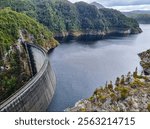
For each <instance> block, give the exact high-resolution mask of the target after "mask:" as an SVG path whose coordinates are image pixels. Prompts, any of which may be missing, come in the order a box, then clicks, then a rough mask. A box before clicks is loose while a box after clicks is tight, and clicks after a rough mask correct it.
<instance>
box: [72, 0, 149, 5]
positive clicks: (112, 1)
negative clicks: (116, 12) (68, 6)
mask: <svg viewBox="0 0 150 129" xmlns="http://www.w3.org/2000/svg"><path fill="white" fill-rule="evenodd" d="M70 1H71V2H78V1H85V2H87V3H91V2H93V1H96V2H99V3H100V4H103V5H104V6H108V7H112V6H131V5H146V4H150V0H70Z"/></svg>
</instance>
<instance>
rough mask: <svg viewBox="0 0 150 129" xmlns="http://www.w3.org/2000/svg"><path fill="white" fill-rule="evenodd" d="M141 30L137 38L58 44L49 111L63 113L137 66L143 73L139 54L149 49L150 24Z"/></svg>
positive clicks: (53, 56)
mask: <svg viewBox="0 0 150 129" xmlns="http://www.w3.org/2000/svg"><path fill="white" fill-rule="evenodd" d="M141 28H142V30H143V33H141V34H138V35H131V36H128V37H115V38H114V37H113V38H111V39H105V40H99V41H93V42H89V43H87V42H86V43H85V42H79V41H70V42H68V43H63V44H61V45H59V46H58V47H57V48H56V49H55V50H54V51H53V52H52V53H51V54H50V55H49V58H50V60H51V65H52V67H53V69H54V71H55V73H56V77H57V88H56V93H55V95H54V98H53V100H52V103H51V104H50V106H49V110H48V111H64V109H66V108H67V107H71V106H73V105H74V104H75V102H77V101H78V100H80V99H84V98H88V97H90V96H91V95H92V93H93V92H94V90H95V89H96V88H97V87H100V86H103V85H105V83H106V81H110V80H113V81H114V80H115V79H116V77H117V76H121V75H122V74H127V73H128V72H129V71H134V70H135V68H136V67H138V68H139V70H140V69H141V67H140V65H139V61H140V59H139V57H138V55H137V54H138V53H140V52H142V51H144V50H147V49H149V48H150V25H141Z"/></svg>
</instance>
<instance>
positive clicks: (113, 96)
mask: <svg viewBox="0 0 150 129" xmlns="http://www.w3.org/2000/svg"><path fill="white" fill-rule="evenodd" d="M139 55H140V57H141V59H142V62H143V61H144V62H145V63H149V60H150V50H148V51H146V52H143V53H140V54H139ZM146 68H147V67H146ZM149 68H150V67H149ZM149 75H150V73H148V75H144V74H143V72H142V73H141V74H138V70H137V68H136V70H135V72H133V74H131V72H129V73H128V74H127V76H124V75H122V76H121V78H119V77H117V79H116V82H115V85H113V84H112V82H110V84H107V83H106V85H105V87H100V88H97V89H96V90H95V92H94V94H93V95H92V96H91V97H90V98H89V99H85V100H81V101H79V102H77V103H76V106H75V107H73V108H68V109H66V111H79V112H80V111H83V110H82V109H84V111H100V112H103V111H106V112H108V111H109V112H116V111H117V112H118V111H119V112H127V111H128V112H129V111H135V112H137V111H141V112H143V111H144V112H148V111H150V76H149Z"/></svg>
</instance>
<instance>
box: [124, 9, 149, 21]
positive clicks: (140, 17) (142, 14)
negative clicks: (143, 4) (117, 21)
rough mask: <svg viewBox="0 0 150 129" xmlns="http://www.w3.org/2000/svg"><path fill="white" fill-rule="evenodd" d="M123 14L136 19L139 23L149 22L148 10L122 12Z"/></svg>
mask: <svg viewBox="0 0 150 129" xmlns="http://www.w3.org/2000/svg"><path fill="white" fill-rule="evenodd" d="M123 14H124V15H126V16H127V17H130V18H134V19H136V20H137V21H138V22H139V23H141V24H150V10H135V11H130V12H123Z"/></svg>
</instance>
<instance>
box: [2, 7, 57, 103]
mask: <svg viewBox="0 0 150 129" xmlns="http://www.w3.org/2000/svg"><path fill="white" fill-rule="evenodd" d="M21 36H22V37H21ZM20 38H23V39H24V40H25V41H28V42H33V43H36V44H39V45H41V46H43V47H45V48H47V49H48V48H53V47H55V46H56V45H57V41H56V40H54V38H53V35H52V33H51V32H50V31H49V30H48V29H47V28H46V27H44V26H43V25H41V24H39V23H38V22H36V21H35V20H34V19H32V18H30V17H28V16H26V15H25V14H21V13H17V12H15V11H12V10H11V9H10V8H5V9H0V102H1V101H2V100H4V99H6V98H7V97H8V96H10V95H11V94H12V93H14V92H15V91H16V90H17V89H19V88H20V87H21V86H23V85H24V84H25V83H26V82H27V81H28V80H29V78H30V77H31V74H30V70H29V68H28V58H27V55H26V51H25V50H24V48H23V46H22V45H21V44H20V43H19V40H18V39H20ZM20 40H21V39H20Z"/></svg>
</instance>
